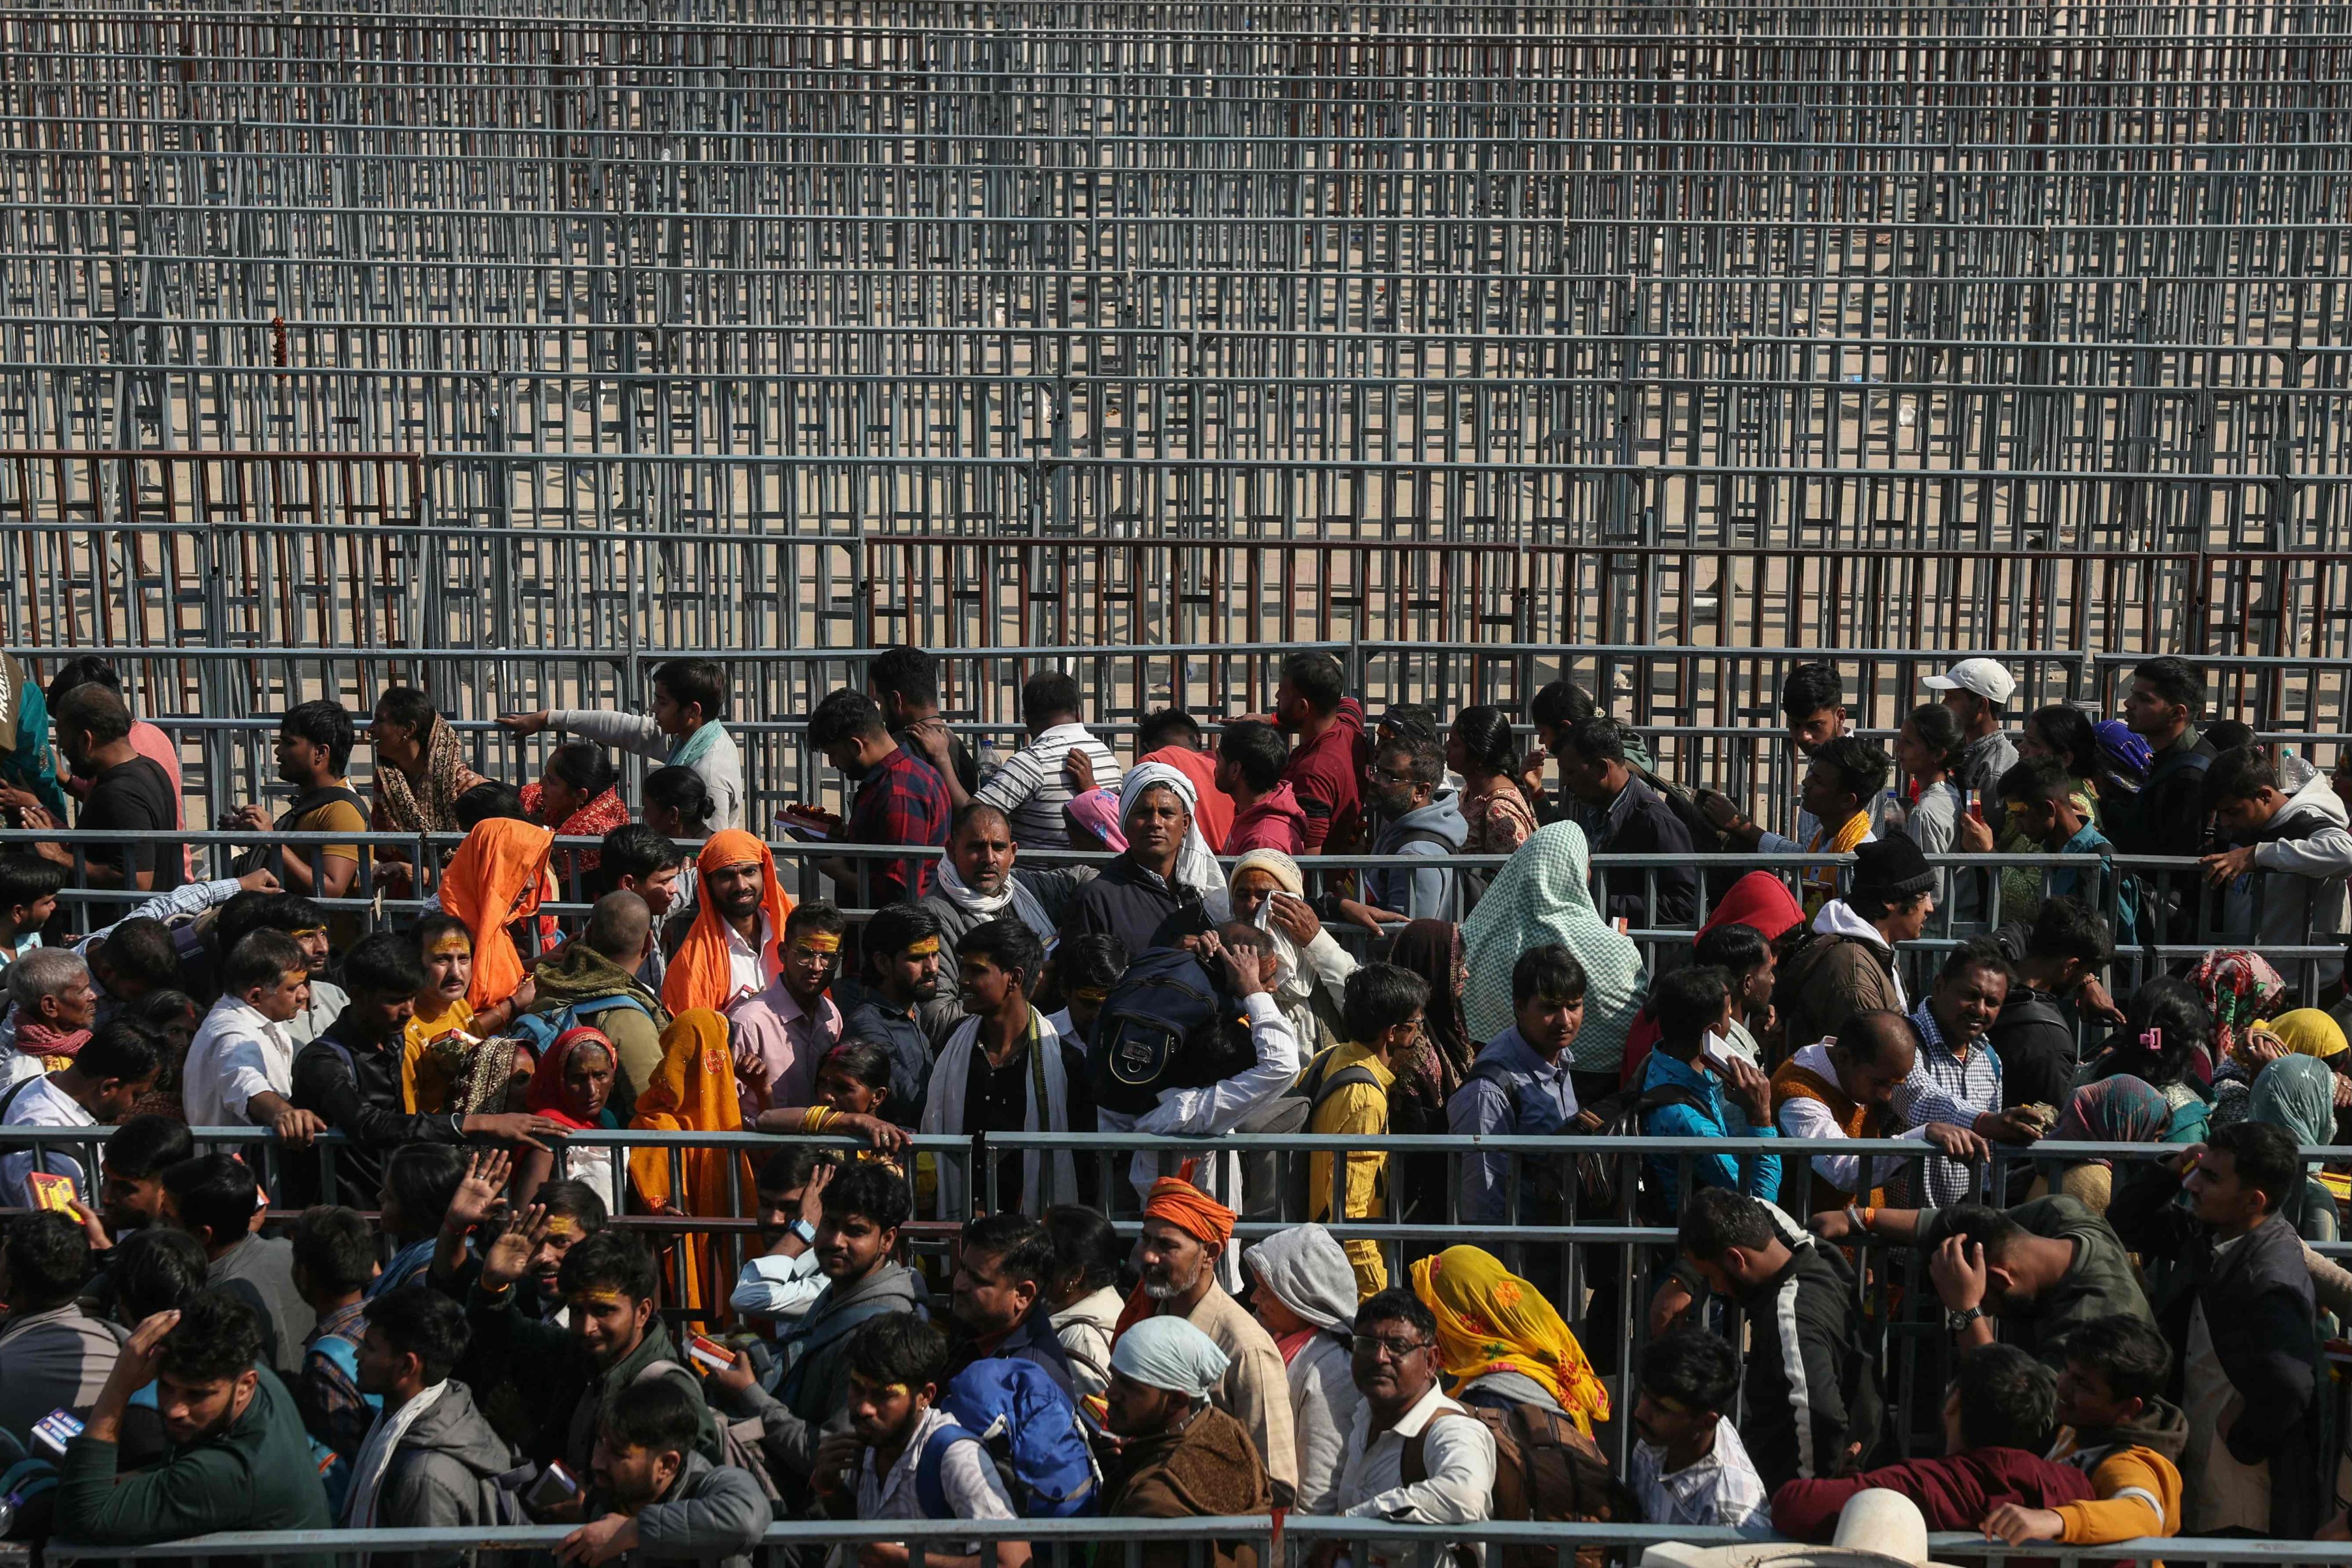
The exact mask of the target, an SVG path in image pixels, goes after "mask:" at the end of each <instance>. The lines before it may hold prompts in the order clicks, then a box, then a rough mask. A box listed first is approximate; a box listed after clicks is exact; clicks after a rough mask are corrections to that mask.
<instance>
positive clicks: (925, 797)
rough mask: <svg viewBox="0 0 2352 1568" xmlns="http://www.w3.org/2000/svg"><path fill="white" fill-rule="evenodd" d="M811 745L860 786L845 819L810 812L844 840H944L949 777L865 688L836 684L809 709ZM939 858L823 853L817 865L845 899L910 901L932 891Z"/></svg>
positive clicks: (951, 808) (839, 840)
mask: <svg viewBox="0 0 2352 1568" xmlns="http://www.w3.org/2000/svg"><path fill="white" fill-rule="evenodd" d="M808 744H809V749H810V750H811V751H814V752H823V753H824V759H825V761H827V762H829V763H832V764H833V765H834V766H835V767H836V768H839V769H840V770H841V772H842V775H843V777H844V778H845V779H846V780H847V781H848V782H849V784H851V785H852V786H854V787H855V788H856V796H855V797H854V798H853V799H852V800H851V802H850V805H849V815H848V816H847V818H846V819H831V818H818V817H814V816H812V817H808V818H806V820H809V821H812V822H815V823H817V824H818V825H819V826H824V828H825V830H826V832H827V834H828V836H829V837H832V838H833V840H834V842H835V843H838V844H919V845H943V844H945V843H946V842H947V841H948V817H949V816H950V814H952V813H953V811H954V810H955V806H954V803H953V802H952V801H950V798H949V796H948V785H947V781H946V780H945V779H944V778H942V777H941V776H940V774H939V773H937V772H935V771H934V770H933V769H932V768H930V767H929V766H928V765H926V764H925V763H920V762H918V761H917V760H916V759H915V758H914V757H913V756H911V755H910V754H908V752H907V751H906V749H905V748H904V747H902V746H900V745H899V744H898V742H896V741H894V740H892V739H891V738H890V730H889V726H887V725H886V724H885V723H883V722H882V710H880V709H879V708H877V707H875V706H874V700H873V699H872V698H870V697H868V696H866V694H865V693H864V692H862V691H836V692H835V693H834V694H833V695H832V696H830V697H828V698H826V699H825V700H824V701H822V702H820V703H818V704H817V705H816V710H815V711H814V712H812V713H811V714H810V715H809V721H808ZM937 866H938V862H936V861H933V860H925V859H919V858H907V859H903V860H847V859H843V858H837V857H836V858H831V859H826V860H821V861H819V862H818V863H817V869H819V870H821V871H823V872H824V874H825V875H826V876H828V877H830V878H832V879H833V880H834V882H835V885H836V886H838V887H839V888H840V889H841V891H842V901H843V902H845V903H856V904H861V905H871V906H873V907H876V908H879V907H880V906H882V905H884V904H895V903H900V902H911V901H912V900H916V899H919V898H921V897H922V896H923V895H924V894H925V893H928V892H929V891H930V890H931V883H932V881H933V880H934V879H936V876H937Z"/></svg>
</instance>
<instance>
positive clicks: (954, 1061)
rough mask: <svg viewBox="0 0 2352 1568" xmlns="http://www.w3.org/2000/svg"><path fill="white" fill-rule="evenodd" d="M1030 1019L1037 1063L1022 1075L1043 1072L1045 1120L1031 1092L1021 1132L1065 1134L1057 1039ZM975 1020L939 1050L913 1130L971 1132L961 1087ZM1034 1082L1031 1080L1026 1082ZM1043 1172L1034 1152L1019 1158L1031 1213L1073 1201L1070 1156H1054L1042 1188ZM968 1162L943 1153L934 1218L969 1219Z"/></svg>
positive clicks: (1040, 1018) (1039, 1020)
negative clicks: (916, 1125) (1049, 1205)
mask: <svg viewBox="0 0 2352 1568" xmlns="http://www.w3.org/2000/svg"><path fill="white" fill-rule="evenodd" d="M1029 1016H1030V1017H1031V1018H1033V1019H1034V1020H1035V1021H1036V1025H1037V1034H1036V1037H1035V1038H1034V1040H1033V1041H1032V1042H1031V1044H1030V1049H1032V1050H1034V1051H1035V1052H1036V1053H1037V1060H1036V1062H1035V1063H1034V1064H1033V1065H1032V1066H1031V1067H1030V1068H1027V1069H1026V1070H1027V1071H1029V1072H1030V1073H1031V1074H1033V1075H1035V1074H1037V1073H1038V1071H1039V1068H1043V1077H1044V1079H1045V1108H1044V1110H1045V1114H1044V1119H1043V1120H1042V1121H1041V1120H1040V1119H1039V1115H1038V1109H1039V1108H1038V1105H1037V1097H1036V1095H1035V1094H1034V1092H1033V1093H1032V1094H1031V1095H1030V1096H1029V1100H1028V1107H1029V1109H1028V1114H1027V1115H1026V1116H1024V1118H1023V1119H1022V1123H1021V1125H1022V1130H1023V1131H1028V1132H1067V1131H1069V1130H1070V1084H1069V1076H1068V1075H1067V1074H1066V1072H1064V1071H1063V1068H1062V1037H1061V1035H1060V1034H1059V1033H1058V1032H1057V1031H1056V1030H1055V1027H1054V1024H1053V1020H1052V1019H1050V1018H1048V1017H1047V1016H1045V1014H1043V1013H1040V1012H1038V1011H1037V1010H1036V1009H1034V1008H1032V1009H1030V1013H1029ZM980 1023H981V1021H980V1020H979V1019H978V1018H966V1019H965V1020H964V1021H963V1022H962V1023H961V1024H959V1025H957V1026H956V1029H955V1032H954V1033H953V1034H951V1035H950V1036H949V1037H948V1040H947V1044H945V1045H944V1046H941V1047H940V1055H939V1060H938V1062H937V1063H936V1064H935V1065H934V1066H933V1067H932V1068H931V1089H930V1093H929V1095H928V1096H927V1097H926V1098H925V1099H924V1100H923V1114H922V1117H921V1119H920V1121H919V1125H918V1127H917V1131H921V1132H927V1133H936V1134H939V1135H940V1136H944V1137H961V1136H963V1135H964V1134H967V1133H969V1132H970V1131H971V1128H970V1127H968V1126H966V1125H965V1122H964V1100H963V1095H964V1086H965V1083H966V1082H967V1080H968V1079H969V1078H970V1076H971V1053H972V1052H973V1051H975V1050H977V1049H978V1048H979V1042H980ZM1036 1081H1037V1079H1036V1077H1035V1076H1033V1077H1032V1078H1031V1079H1030V1082H1031V1083H1032V1084H1033V1085H1034V1083H1035V1082H1036ZM1043 1169H1044V1167H1043V1165H1042V1163H1041V1162H1040V1160H1039V1159H1038V1151H1036V1150H1034V1149H1032V1150H1030V1151H1028V1152H1026V1153H1024V1155H1022V1157H1021V1206H1022V1207H1023V1208H1024V1209H1025V1210H1027V1211H1028V1212H1030V1213H1032V1214H1035V1213H1038V1212H1040V1211H1041V1210H1043V1209H1044V1208H1045V1205H1048V1204H1056V1203H1076V1202H1077V1201H1078V1164H1077V1161H1076V1159H1075V1158H1074V1157H1073V1156H1072V1155H1071V1153H1070V1152H1069V1151H1067V1150H1062V1151H1059V1152H1056V1153H1055V1155H1054V1163H1053V1165H1052V1167H1051V1170H1052V1180H1051V1181H1050V1182H1049V1183H1046V1184H1040V1183H1039V1181H1038V1177H1039V1175H1040V1173H1041V1172H1042V1170H1043ZM968 1174H969V1171H968V1168H967V1163H966V1162H965V1161H963V1160H961V1159H960V1158H958V1157H956V1156H953V1155H946V1154H943V1155H942V1157H941V1158H940V1183H939V1207H938V1210H937V1214H936V1216H935V1217H938V1218H942V1219H958V1220H961V1219H964V1218H967V1217H969V1216H970V1215H971V1212H972V1210H971V1199H972V1193H971V1190H970V1189H969V1188H968V1187H967V1185H966V1177H967V1175H968Z"/></svg>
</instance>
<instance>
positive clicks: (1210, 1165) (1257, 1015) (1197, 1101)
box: [1097, 991, 1307, 1289]
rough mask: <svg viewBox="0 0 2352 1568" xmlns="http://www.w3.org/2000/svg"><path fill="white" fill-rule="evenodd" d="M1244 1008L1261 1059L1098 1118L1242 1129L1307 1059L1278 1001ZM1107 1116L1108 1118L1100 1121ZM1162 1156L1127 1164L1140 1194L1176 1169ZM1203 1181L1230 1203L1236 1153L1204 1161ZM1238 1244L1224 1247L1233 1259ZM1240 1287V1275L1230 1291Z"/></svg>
mask: <svg viewBox="0 0 2352 1568" xmlns="http://www.w3.org/2000/svg"><path fill="white" fill-rule="evenodd" d="M1242 1010H1243V1012H1244V1014H1245V1015H1246V1016H1248V1019H1249V1026H1250V1046H1251V1047H1252V1048H1253V1049H1254V1050H1255V1051H1256V1052H1257V1059H1256V1060H1255V1062H1253V1063H1252V1064H1251V1065H1250V1066H1249V1067H1248V1068H1246V1069H1245V1070H1244V1071H1242V1072H1239V1073H1236V1074H1235V1075H1234V1076H1233V1077H1232V1078H1228V1079H1219V1080H1218V1081H1217V1082H1215V1083H1213V1084H1211V1085H1209V1086H1208V1087H1207V1088H1206V1089H1161V1090H1160V1103H1159V1104H1157V1105H1155V1106H1153V1107H1152V1108H1151V1109H1150V1110H1148V1111H1146V1112H1144V1114H1142V1115H1141V1116H1139V1117H1137V1118H1135V1119H1134V1120H1133V1121H1131V1122H1130V1121H1127V1119H1125V1118H1123V1117H1120V1116H1119V1114H1118V1112H1117V1111H1098V1112H1097V1120H1100V1121H1101V1124H1102V1126H1103V1129H1104V1130H1105V1131H1119V1132H1129V1131H1131V1132H1137V1133H1141V1134H1144V1135H1145V1136H1148V1137H1155V1138H1222V1137H1223V1136H1224V1135H1225V1134H1226V1133H1228V1132H1231V1131H1233V1130H1234V1128H1236V1127H1239V1126H1240V1125H1241V1124H1242V1121H1243V1120H1244V1118H1246V1117H1247V1116H1248V1115H1249V1114H1250V1112H1252V1111H1253V1110H1256V1109H1257V1108H1258V1107H1259V1106H1261V1105H1264V1104H1265V1103H1266V1101H1268V1100H1273V1099H1275V1098H1276V1096H1278V1095H1281V1094H1283V1093H1286V1091H1287V1090H1288V1089H1289V1088H1290V1086H1291V1085H1293V1084H1295V1083H1297V1081H1298V1075H1299V1073H1300V1072H1301V1071H1302V1070H1304V1069H1305V1068H1306V1065H1307V1064H1306V1062H1305V1061H1304V1059H1302V1053H1301V1052H1300V1050H1299V1048H1298V1032H1297V1030H1296V1029H1295V1028H1293V1027H1292V1026H1291V1023H1290V1019H1289V1018H1288V1017H1287V1016H1286V1015H1285V1014H1284V1013H1283V1011H1282V1007H1281V1005H1280V1004H1278V1003H1276V1001H1275V999H1274V998H1273V997H1272V996H1270V995H1268V994H1266V993H1265V992H1263V991H1261V992H1258V993H1256V994H1254V995H1250V996H1246V997H1244V998H1243V1000H1242ZM1105 1118H1108V1120H1102V1119H1105ZM1161 1160H1162V1157H1161V1155H1160V1154H1159V1153H1157V1152H1152V1151H1149V1150H1147V1151H1145V1152H1142V1153H1139V1154H1138V1155H1136V1157H1135V1160H1134V1163H1132V1164H1131V1165H1130V1166H1129V1171H1128V1179H1129V1181H1130V1182H1132V1183H1134V1184H1135V1191H1136V1194H1137V1196H1138V1197H1139V1198H1141V1197H1148V1196H1150V1193H1151V1184H1152V1183H1154V1182H1156V1181H1158V1180H1159V1179H1160V1177H1161V1176H1163V1175H1169V1176H1172V1175H1174V1174H1175V1173H1176V1172H1175V1166H1176V1164H1177V1163H1178V1157H1177V1156H1174V1155H1170V1156H1167V1168H1166V1169H1165V1170H1163V1169H1162V1168H1161ZM1199 1175H1200V1180H1201V1185H1202V1190H1204V1191H1206V1192H1207V1193H1208V1194H1209V1195H1210V1196H1212V1197H1215V1198H1218V1199H1219V1200H1220V1201H1222V1202H1224V1203H1227V1204H1232V1205H1233V1206H1234V1207H1236V1208H1238V1207H1239V1206H1240V1205H1239V1204H1237V1203H1234V1199H1236V1198H1238V1197H1239V1196H1240V1195H1241V1163H1240V1157H1239V1156H1238V1155H1233V1154H1226V1155H1221V1156H1219V1157H1218V1158H1216V1159H1215V1160H1212V1161H1208V1162H1206V1163H1205V1165H1204V1167H1203V1168H1202V1170H1201V1171H1200V1172H1199ZM1240 1250H1241V1249H1240V1248H1239V1247H1227V1248H1225V1256H1226V1257H1228V1258H1230V1257H1232V1256H1233V1255H1234V1253H1236V1252H1238V1251H1240ZM1238 1288H1239V1277H1238V1276H1236V1278H1235V1283H1234V1285H1232V1286H1229V1287H1228V1289H1238Z"/></svg>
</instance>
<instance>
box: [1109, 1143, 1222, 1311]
mask: <svg viewBox="0 0 2352 1568" xmlns="http://www.w3.org/2000/svg"><path fill="white" fill-rule="evenodd" d="M1143 1217H1144V1218H1146V1219H1164V1220H1166V1221H1167V1222H1168V1223H1169V1224H1170V1225H1172V1226H1175V1227H1176V1228H1177V1229H1178V1230H1181V1231H1182V1232H1183V1233H1184V1234H1185V1235H1187V1236H1191V1237H1199V1238H1200V1240H1201V1242H1202V1245H1204V1246H1208V1247H1222V1246H1223V1245H1224V1244H1225V1243H1226V1242H1228V1241H1231V1240H1232V1239H1233V1238H1234V1211H1233V1210H1231V1209H1229V1208H1227V1207H1226V1206H1225V1205H1223V1204H1221V1203H1219V1202H1218V1201H1217V1200H1216V1199H1214V1198H1213V1197H1211V1196H1210V1195H1209V1194H1206V1193H1204V1192H1202V1190H1201V1189H1200V1188H1198V1187H1196V1186H1194V1185H1193V1184H1192V1183H1190V1182H1188V1181H1185V1180H1183V1179H1182V1178H1181V1177H1179V1176H1162V1177H1160V1179H1159V1180H1158V1181H1156V1182H1154V1183H1152V1184H1151V1195H1150V1197H1149V1198H1148V1199H1146V1200H1145V1201H1144V1205H1143ZM1159 1307H1160V1304H1159V1303H1158V1302H1157V1301H1154V1300H1152V1299H1151V1298H1150V1297H1149V1296H1147V1295H1145V1294H1144V1293H1143V1287H1142V1286H1140V1285H1138V1286H1137V1287H1136V1288H1135V1293H1134V1294H1133V1295H1131V1296H1129V1298H1128V1299H1127V1305H1126V1307H1124V1308H1123V1309H1121V1310H1120V1311H1119V1314H1118V1326H1117V1327H1115V1328H1114V1329H1113V1330H1112V1331H1111V1332H1112V1335H1113V1336H1114V1337H1116V1336H1118V1335H1119V1334H1123V1333H1125V1332H1126V1331H1127V1330H1128V1327H1129V1325H1130V1324H1133V1323H1139V1322H1141V1321H1143V1320H1144V1319H1146V1318H1149V1317H1150V1316H1151V1315H1152V1314H1153V1313H1154V1312H1156V1311H1158V1310H1159Z"/></svg>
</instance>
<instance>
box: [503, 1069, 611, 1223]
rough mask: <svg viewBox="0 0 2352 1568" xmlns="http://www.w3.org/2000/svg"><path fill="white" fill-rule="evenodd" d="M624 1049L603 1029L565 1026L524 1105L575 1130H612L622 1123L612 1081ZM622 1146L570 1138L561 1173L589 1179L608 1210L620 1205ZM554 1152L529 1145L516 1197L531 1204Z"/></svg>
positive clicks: (536, 1074)
mask: <svg viewBox="0 0 2352 1568" xmlns="http://www.w3.org/2000/svg"><path fill="white" fill-rule="evenodd" d="M620 1065H621V1053H620V1052H619V1050H617V1049H616V1048H614V1045H613V1041H612V1038H611V1037H609V1036H607V1035H606V1034H605V1033H604V1030H602V1029H593V1028H585V1027H583V1028H576V1029H566V1030H564V1031H563V1033H562V1034H560V1035H558V1036H556V1037H555V1040H554V1042H553V1043H552V1044H551V1045H550V1046H549V1047H547V1054H546V1055H545V1056H544V1057H541V1058H540V1060H539V1064H538V1066H537V1068H535V1069H534V1070H533V1071H532V1073H531V1075H530V1100H528V1101H526V1108H527V1109H528V1110H530V1111H531V1112H532V1113H534V1114H535V1115H540V1116H544V1117H546V1118H548V1119H549V1120H550V1121H560V1122H562V1124H563V1125H564V1126H565V1127H566V1128H568V1129H569V1130H571V1131H574V1132H609V1131H614V1130H616V1129H617V1128H619V1126H620V1125H621V1119H620V1118H619V1117H617V1116H615V1115H614V1114H613V1109H612V1105H611V1100H612V1098H613V1084H614V1079H615V1077H616V1075H617V1074H618V1072H619V1070H620ZM619 1152H620V1151H618V1150H617V1149H614V1148H610V1147H604V1148H595V1149H592V1148H589V1147H587V1146H586V1145H585V1144H580V1143H571V1142H567V1143H565V1145H564V1152H563V1173H564V1175H565V1176H566V1177H567V1178H569V1179H570V1180H572V1181H576V1182H581V1183H583V1184H586V1185H587V1186H588V1188H589V1189H590V1190H591V1191H593V1193H595V1194H596V1195H597V1196H598V1197H599V1198H602V1199H603V1200H604V1212H605V1213H607V1214H618V1213H619V1212H620V1209H621V1202H620V1198H621V1184H620V1182H619V1181H618V1180H617V1179H616V1177H617V1171H618V1166H619V1160H618V1155H619ZM554 1163H555V1159H554V1156H553V1155H552V1154H550V1153H547V1152H543V1151H541V1150H533V1149H526V1150H524V1151H523V1152H522V1159H521V1162H520V1167H519V1169H518V1172H517V1173H516V1176H515V1201H516V1202H517V1203H519V1204H525V1205H527V1204H529V1203H530V1195H531V1194H533V1193H535V1192H537V1191H538V1190H539V1187H540V1185H541V1184H542V1183H543V1182H545V1181H546V1180H547V1179H548V1175H549V1173H550V1172H551V1170H552V1169H553V1167H554Z"/></svg>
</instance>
